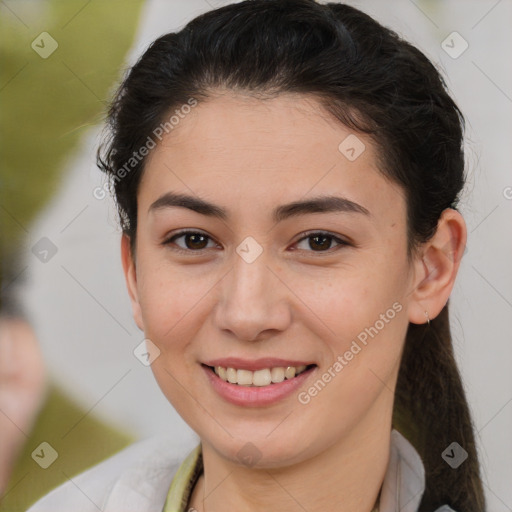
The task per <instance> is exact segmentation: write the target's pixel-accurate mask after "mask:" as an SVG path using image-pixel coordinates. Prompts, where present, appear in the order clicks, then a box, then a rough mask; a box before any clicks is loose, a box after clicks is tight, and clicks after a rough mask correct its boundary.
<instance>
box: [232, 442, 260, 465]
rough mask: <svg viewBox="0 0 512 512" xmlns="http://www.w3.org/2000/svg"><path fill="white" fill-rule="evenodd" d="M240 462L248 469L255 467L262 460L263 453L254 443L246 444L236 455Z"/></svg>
mask: <svg viewBox="0 0 512 512" xmlns="http://www.w3.org/2000/svg"><path fill="white" fill-rule="evenodd" d="M236 456H237V458H238V460H239V461H240V462H241V463H242V464H243V465H244V466H248V467H250V468H251V467H253V466H254V465H255V464H257V463H258V461H259V460H260V459H261V452H260V451H259V450H258V448H257V447H256V446H255V445H254V444H252V443H245V444H244V445H243V446H242V448H240V450H238V453H237V454H236Z"/></svg>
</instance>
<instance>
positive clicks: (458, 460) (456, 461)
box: [441, 441, 468, 469]
mask: <svg viewBox="0 0 512 512" xmlns="http://www.w3.org/2000/svg"><path fill="white" fill-rule="evenodd" d="M441 457H443V459H444V460H445V462H446V463H447V464H448V465H449V466H451V467H452V468H453V469H457V468H458V467H459V466H460V465H461V464H462V463H463V462H464V461H465V460H466V459H467V458H468V452H467V451H466V450H464V448H462V446H461V445H460V444H459V443H457V442H455V441H454V442H453V443H452V444H450V446H448V448H446V450H445V451H444V452H443V453H442V454H441Z"/></svg>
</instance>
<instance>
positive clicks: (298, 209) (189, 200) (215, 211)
mask: <svg viewBox="0 0 512 512" xmlns="http://www.w3.org/2000/svg"><path fill="white" fill-rule="evenodd" d="M172 207H180V208H188V209H189V210H192V211H194V212H197V213H200V214H201V215H206V216H208V217H213V218H217V219H221V220H224V221H226V220H228V219H229V214H228V211H227V210H225V209H224V208H222V207H220V206H217V205H215V204H213V203H210V202H208V201H205V200H204V199H200V198H198V197H194V196H189V195H186V194H177V193H174V192H167V193H166V194H164V195H163V196H161V197H159V198H158V199H157V200H156V201H155V202H154V203H152V204H151V206H150V207H149V209H148V212H152V211H156V210H161V209H165V208H172ZM328 212H343V213H360V214H364V215H368V216H371V214H370V212H369V210H367V209H366V208H365V207H364V206H361V205H360V204H358V203H355V202H354V201H351V200H350V199H347V198H345V197H339V196H317V197H313V198H310V199H307V200H304V201H293V202H292V203H288V204H284V205H281V206H278V207H277V208H275V209H274V211H273V212H272V219H273V221H274V222H282V221H283V220H286V219H289V218H290V217H296V216H299V215H306V214H308V213H328Z"/></svg>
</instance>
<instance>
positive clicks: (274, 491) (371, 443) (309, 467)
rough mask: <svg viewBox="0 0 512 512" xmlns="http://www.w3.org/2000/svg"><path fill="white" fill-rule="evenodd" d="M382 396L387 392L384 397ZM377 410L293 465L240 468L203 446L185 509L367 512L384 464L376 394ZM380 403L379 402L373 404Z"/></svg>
mask: <svg viewBox="0 0 512 512" xmlns="http://www.w3.org/2000/svg"><path fill="white" fill-rule="evenodd" d="M385 394H386V395H387V393H385ZM380 398H381V400H380V402H388V403H386V404H384V407H383V406H382V405H383V404H382V403H381V404H380V406H378V405H379V404H378V403H376V404H375V405H376V406H377V407H374V408H372V410H371V411H370V412H369V414H367V416H366V417H365V418H364V420H363V421H362V422H360V423H358V425H357V426H356V427H355V428H354V429H352V431H350V432H349V433H348V434H347V435H345V436H344V437H343V438H342V439H340V440H339V441H338V442H337V443H335V444H334V445H332V446H330V447H329V448H328V449H326V450H324V451H323V452H321V453H319V454H318V455H316V456H315V457H314V458H310V459H308V460H306V461H304V462H301V463H298V464H295V465H293V466H287V467H281V468H277V469H276V468H272V469H255V468H247V467H243V466H242V467H241V466H240V465H239V464H235V463H234V462H232V461H230V460H226V459H224V458H221V457H219V455H218V454H217V453H216V452H215V451H214V450H213V449H212V448H211V447H210V446H208V445H207V444H205V443H203V444H202V451H203V464H204V473H203V475H202V476H201V477H200V479H199V481H198V483H197V484H196V486H195V488H194V491H193V494H192V497H191V500H190V506H191V507H193V509H195V510H197V512H208V511H212V510H224V509H225V508H226V507H227V506H228V505H229V509H231V510H238V511H241V512H242V511H243V512H255V511H261V510H281V511H283V512H288V511H290V512H291V511H294V512H296V511H297V510H307V511H308V512H320V511H322V512H324V511H325V510H336V511H339V512H371V511H372V510H373V509H374V506H375V503H376V501H377V497H378V495H379V491H380V488H381V486H382V482H383V480H384V476H385V473H386V469H387V465H388V460H389V447H390V432H391V411H392V403H391V407H390V404H389V397H388V396H381V397H380ZM378 402H379V401H378Z"/></svg>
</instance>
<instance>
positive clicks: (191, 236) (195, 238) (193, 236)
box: [187, 235, 206, 249]
mask: <svg viewBox="0 0 512 512" xmlns="http://www.w3.org/2000/svg"><path fill="white" fill-rule="evenodd" d="M201 238H202V239H203V247H197V245H194V244H197V239H201ZM205 238H206V237H205V236H204V235H187V240H188V241H190V240H192V245H193V246H194V247H193V248H195V249H203V248H204V239H205ZM200 243H201V242H199V244H200Z"/></svg>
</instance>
